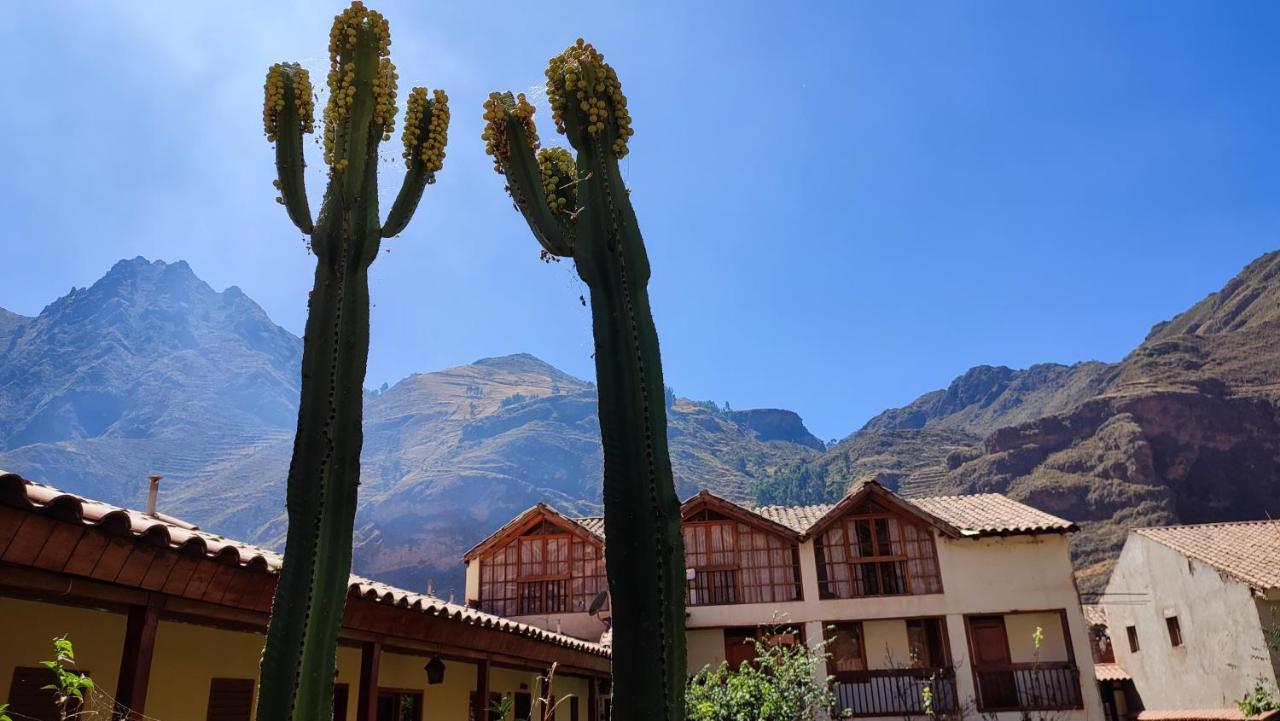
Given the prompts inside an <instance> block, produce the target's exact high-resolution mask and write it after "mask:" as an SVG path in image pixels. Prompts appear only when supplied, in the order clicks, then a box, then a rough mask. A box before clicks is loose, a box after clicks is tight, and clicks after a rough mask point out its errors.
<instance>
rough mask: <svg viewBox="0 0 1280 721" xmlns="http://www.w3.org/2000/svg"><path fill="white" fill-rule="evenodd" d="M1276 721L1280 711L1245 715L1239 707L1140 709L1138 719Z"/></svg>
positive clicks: (1162, 720) (1144, 720)
mask: <svg viewBox="0 0 1280 721" xmlns="http://www.w3.org/2000/svg"><path fill="white" fill-rule="evenodd" d="M1245 719H1249V721H1276V720H1277V719H1280V711H1267V712H1266V713H1263V714H1259V715H1257V716H1245V715H1244V713H1243V712H1242V711H1240V709H1238V708H1200V709H1169V710H1164V711H1152V710H1146V711H1139V712H1138V721H1244V720H1245Z"/></svg>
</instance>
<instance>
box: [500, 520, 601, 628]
mask: <svg viewBox="0 0 1280 721" xmlns="http://www.w3.org/2000/svg"><path fill="white" fill-rule="evenodd" d="M548 531H553V532H548ZM560 543H563V544H564V548H565V555H564V556H562V557H560V560H558V561H556V565H560V564H563V567H564V569H565V570H564V571H563V572H560V573H548V572H547V571H548V569H549V565H548V562H547V558H548V555H547V550H548V549H549V548H551V547H552V546H553V545H554V544H560ZM534 544H536V545H538V546H539V547H540V550H541V558H540V560H539V561H538V562H537V565H538V570H539V571H541V572H538V573H528V572H527V571H526V565H533V563H532V562H529V561H528V560H527V557H526V554H527V553H529V548H530V547H531V546H533V545H534ZM479 562H480V588H479V598H478V599H477V605H478V606H479V608H480V610H482V611H485V612H487V613H493V614H495V615H498V616H508V617H509V616H541V615H554V614H562V613H563V614H567V613H585V612H586V611H587V608H588V606H589V604H590V603H591V602H592V601H593V600H594V598H595V596H597V595H599V593H600V592H602V591H607V590H608V588H609V582H608V576H607V574H606V573H605V567H604V549H603V548H602V547H601V546H600V544H598V543H593V542H592V541H590V540H587V539H585V538H583V537H581V536H580V535H578V534H575V533H572V532H571V531H569V530H568V529H565V528H563V527H562V526H560V525H558V524H556V523H554V522H553V521H551V520H549V519H546V518H542V519H539V520H538V521H537V522H535V523H533V524H532V525H530V526H529V527H528V528H526V529H525V530H523V531H522V532H520V533H519V534H513V535H512V537H511V538H510V539H509V540H508V541H507V542H506V543H503V544H501V545H499V546H497V547H495V548H492V549H490V550H489V551H487V552H485V553H484V555H483V556H481V557H480V559H479ZM575 569H577V570H575ZM591 570H594V573H593V572H590V571H591ZM575 587H581V588H580V589H579V590H578V591H575ZM508 589H509V590H508ZM533 599H536V603H535V602H533ZM608 607H609V603H608V600H607V598H606V601H605V604H604V605H603V606H602V607H601V610H607V609H608Z"/></svg>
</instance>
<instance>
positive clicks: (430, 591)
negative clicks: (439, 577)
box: [427, 578, 436, 596]
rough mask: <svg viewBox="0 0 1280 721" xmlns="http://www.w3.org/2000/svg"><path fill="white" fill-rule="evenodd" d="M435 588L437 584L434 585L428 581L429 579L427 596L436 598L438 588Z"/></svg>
mask: <svg viewBox="0 0 1280 721" xmlns="http://www.w3.org/2000/svg"><path fill="white" fill-rule="evenodd" d="M435 586H436V584H435V583H434V582H433V581H432V580H431V579H430V578H428V579H427V595H428V596H434V595H436V588H435Z"/></svg>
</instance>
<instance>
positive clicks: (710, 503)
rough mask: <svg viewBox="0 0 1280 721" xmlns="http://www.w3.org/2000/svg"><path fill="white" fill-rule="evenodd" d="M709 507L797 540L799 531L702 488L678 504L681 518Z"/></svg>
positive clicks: (746, 522)
mask: <svg viewBox="0 0 1280 721" xmlns="http://www.w3.org/2000/svg"><path fill="white" fill-rule="evenodd" d="M704 508H705V509H710V510H713V511H715V512H717V513H720V514H721V515H724V516H726V517H728V518H732V519H734V520H736V521H740V522H742V523H745V524H747V525H748V526H755V527H756V528H761V529H763V530H766V531H769V532H771V533H775V534H777V535H779V536H782V537H783V538H786V539H789V540H792V541H799V540H800V535H801V534H800V532H798V531H796V530H795V529H794V528H792V527H791V526H788V525H786V524H785V523H780V522H778V521H777V520H776V519H773V518H770V517H768V516H765V515H763V514H761V513H759V512H757V511H756V510H754V509H751V508H748V507H746V506H740V505H738V504H736V503H734V502H733V501H730V500H728V499H725V498H721V497H720V496H717V495H715V494H714V493H712V492H711V491H708V490H706V489H703V490H701V491H698V492H697V493H696V494H694V495H693V496H690V497H689V499H688V500H686V501H685V502H684V503H682V504H680V516H681V518H688V517H689V516H692V515H693V514H695V513H697V512H698V511H700V510H702V509H704Z"/></svg>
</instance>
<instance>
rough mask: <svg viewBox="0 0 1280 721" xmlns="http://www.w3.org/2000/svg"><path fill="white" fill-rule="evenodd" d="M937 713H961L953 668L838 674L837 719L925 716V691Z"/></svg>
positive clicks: (836, 676)
mask: <svg viewBox="0 0 1280 721" xmlns="http://www.w3.org/2000/svg"><path fill="white" fill-rule="evenodd" d="M926 688H928V689H929V691H930V693H929V694H928V695H929V696H930V704H931V706H932V708H933V711H934V712H935V713H950V712H953V711H956V710H957V705H956V680H955V672H954V671H952V669H949V668H912V669H883V670H873V671H841V672H837V673H836V674H835V686H834V688H832V691H834V692H835V695H836V717H837V718H838V717H840V715H841V714H842V713H844V712H845V711H846V710H848V711H849V712H850V713H852V714H853V715H854V716H898V715H914V714H923V713H924V712H925V696H926V694H925V689H926Z"/></svg>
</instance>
